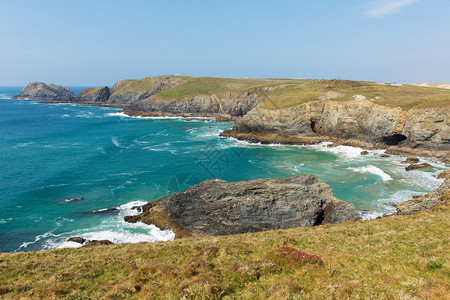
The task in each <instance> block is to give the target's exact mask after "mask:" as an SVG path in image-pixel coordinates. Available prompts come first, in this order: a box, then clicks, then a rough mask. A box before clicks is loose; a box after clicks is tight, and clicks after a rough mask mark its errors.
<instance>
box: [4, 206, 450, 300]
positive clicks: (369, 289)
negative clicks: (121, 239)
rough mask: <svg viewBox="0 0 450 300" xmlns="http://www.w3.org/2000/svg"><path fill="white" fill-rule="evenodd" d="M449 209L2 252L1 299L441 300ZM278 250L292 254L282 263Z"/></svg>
mask: <svg viewBox="0 0 450 300" xmlns="http://www.w3.org/2000/svg"><path fill="white" fill-rule="evenodd" d="M449 213H450V206H449V205H448V202H447V204H444V205H442V206H439V207H437V208H434V209H433V210H430V211H423V212H419V213H417V214H415V215H410V216H394V217H389V218H385V219H381V220H373V221H360V222H348V223H344V224H340V225H325V226H319V227H313V228H297V229H289V230H277V231H267V232H260V233H249V234H241V235H235V236H228V237H207V238H186V239H179V240H175V241H172V242H158V243H139V244H120V245H112V246H99V247H92V248H81V249H61V250H51V251H41V252H29V253H17V254H0V298H5V299H17V298H20V297H24V298H40V297H42V298H67V299H79V298H88V297H89V298H91V299H96V298H102V297H106V298H129V297H130V298H156V299H170V298H171V297H172V299H179V298H183V297H185V298H190V299H216V298H223V299H322V298H325V299H334V298H336V299H348V298H350V299H355V298H356V299H361V298H362V299H369V298H374V299H381V298H382V299H405V298H406V299H409V298H436V299H444V298H445V297H447V296H448V295H449V294H450V264H449V261H448V259H449V257H450V247H449V246H450V245H449V233H450V229H449V228H450V218H448V215H449ZM285 247H290V249H291V248H295V249H296V250H295V249H294V250H292V251H291V252H290V253H292V255H290V256H288V257H287V258H286V256H285V255H283V256H282V260H281V261H280V260H278V259H277V257H276V256H274V253H275V254H278V253H280V249H286V248H285ZM297 250H298V251H304V252H306V253H307V254H309V255H312V257H313V260H312V261H311V260H305V261H303V263H302V262H301V261H302V256H298V253H299V252H296V251H297ZM315 255H317V257H318V258H317V259H319V258H320V260H322V262H320V260H315V258H314V257H316V256H315ZM299 257H300V263H299ZM291 258H292V259H294V260H290V259H291ZM286 259H287V260H286ZM317 262H319V263H317Z"/></svg>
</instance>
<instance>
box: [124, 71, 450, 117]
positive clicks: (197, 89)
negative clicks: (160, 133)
mask: <svg viewBox="0 0 450 300" xmlns="http://www.w3.org/2000/svg"><path fill="white" fill-rule="evenodd" d="M152 78H154V77H148V78H143V79H140V80H125V81H123V82H122V85H121V88H120V90H118V91H117V93H123V92H125V91H128V90H130V89H133V90H135V91H146V90H150V89H152V88H153V81H152ZM171 78H178V79H180V80H181V83H180V84H179V85H177V86H176V87H174V88H171V89H168V90H166V91H164V92H161V93H159V94H156V95H154V96H152V97H154V98H158V99H163V100H175V99H181V98H185V97H193V96H199V95H216V96H218V97H221V96H228V95H230V94H231V95H236V94H240V93H245V92H247V91H249V90H253V89H257V88H262V87H276V89H275V90H274V91H272V92H269V93H264V94H262V96H263V97H264V98H265V99H266V100H265V102H264V103H263V107H265V108H269V109H280V108H287V107H293V106H296V105H299V104H302V103H305V102H310V101H316V100H318V99H319V97H321V96H326V95H327V93H328V92H338V93H341V94H342V95H341V96H340V97H338V98H336V99H332V100H334V101H348V100H352V99H354V96H355V95H363V96H365V97H366V98H368V99H372V100H373V101H374V102H376V103H378V104H381V105H386V106H391V107H398V106H400V107H402V108H403V109H405V110H407V109H410V108H412V107H416V108H427V107H449V106H450V90H449V89H443V88H435V87H424V86H413V85H395V84H380V83H375V82H369V81H351V80H315V79H239V78H215V77H192V76H171Z"/></svg>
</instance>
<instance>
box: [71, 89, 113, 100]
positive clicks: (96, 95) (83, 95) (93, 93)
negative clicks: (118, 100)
mask: <svg viewBox="0 0 450 300" xmlns="http://www.w3.org/2000/svg"><path fill="white" fill-rule="evenodd" d="M109 96H110V90H109V88H108V87H107V86H104V87H99V88H87V89H84V90H82V91H81V92H80V93H79V94H78V96H77V98H76V99H75V100H76V101H82V102H87V103H104V102H106V101H108V99H109Z"/></svg>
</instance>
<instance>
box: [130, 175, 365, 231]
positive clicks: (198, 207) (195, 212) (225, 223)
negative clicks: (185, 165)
mask: <svg viewBox="0 0 450 300" xmlns="http://www.w3.org/2000/svg"><path fill="white" fill-rule="evenodd" d="M142 209H143V212H142V213H141V214H139V215H137V216H129V217H125V220H126V221H127V222H139V221H142V222H144V223H147V224H155V225H156V226H158V227H160V228H163V229H167V228H171V229H172V230H174V232H175V234H176V235H177V236H178V237H180V235H181V236H186V235H191V234H193V235H213V236H216V235H230V234H238V233H245V232H256V231H262V230H274V229H284V228H293V227H310V226H316V225H320V224H326V223H332V224H336V223H340V222H344V221H355V220H358V219H359V215H358V212H357V211H356V208H355V206H354V205H353V204H350V203H347V202H344V201H340V200H339V199H337V198H335V197H334V196H333V191H332V189H331V187H330V186H329V185H327V184H326V183H324V182H323V181H322V180H321V179H319V178H318V177H316V176H313V175H302V176H294V177H289V178H281V179H258V180H250V181H240V182H227V181H225V180H221V179H212V180H206V181H204V182H202V183H200V184H198V185H195V186H193V187H190V188H188V189H186V190H185V191H183V192H181V193H178V194H174V195H170V196H167V197H165V198H162V199H160V200H158V201H156V202H151V203H149V204H147V205H145V206H143V207H142Z"/></svg>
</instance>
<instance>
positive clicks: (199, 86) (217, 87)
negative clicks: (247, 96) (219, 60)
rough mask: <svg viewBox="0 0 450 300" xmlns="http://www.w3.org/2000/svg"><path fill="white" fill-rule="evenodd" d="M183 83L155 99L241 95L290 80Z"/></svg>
mask: <svg viewBox="0 0 450 300" xmlns="http://www.w3.org/2000/svg"><path fill="white" fill-rule="evenodd" d="M182 78H183V80H184V82H183V83H182V84H180V85H178V86H177V87H175V88H173V89H170V90H167V91H164V92H162V93H160V94H158V95H157V96H156V97H157V98H159V99H166V100H174V99H180V98H184V97H192V96H198V95H213V94H214V95H216V96H224V95H229V94H238V93H243V92H246V91H248V90H252V89H255V88H259V87H269V86H277V85H280V84H283V83H285V82H290V81H291V80H284V79H239V78H216V77H182Z"/></svg>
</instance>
